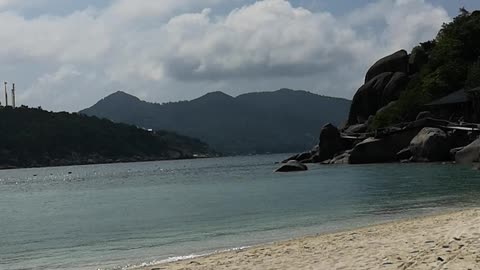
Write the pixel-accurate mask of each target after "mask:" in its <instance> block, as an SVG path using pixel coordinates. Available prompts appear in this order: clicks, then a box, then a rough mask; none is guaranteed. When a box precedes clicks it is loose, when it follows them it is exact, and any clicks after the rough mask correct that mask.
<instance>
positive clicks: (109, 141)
mask: <svg viewBox="0 0 480 270" xmlns="http://www.w3.org/2000/svg"><path fill="white" fill-rule="evenodd" d="M207 152H208V147H207V145H206V144H204V143H202V142H200V141H199V140H196V139H192V138H188V137H184V136H179V135H177V134H174V133H171V132H165V131H158V132H149V131H146V130H143V129H139V128H137V127H135V126H131V125H127V124H117V123H113V122H111V121H109V120H106V119H99V118H96V117H87V116H83V115H79V114H75V113H74V114H70V113H66V112H62V113H52V112H47V111H44V110H41V109H31V108H28V107H20V108H16V109H12V108H11V107H7V108H5V107H2V108H0V167H10V166H11V167H30V166H51V165H68V164H85V163H100V162H115V161H140V160H156V159H175V158H188V157H191V156H192V154H194V153H199V154H204V153H207Z"/></svg>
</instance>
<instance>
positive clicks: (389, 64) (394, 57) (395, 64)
mask: <svg viewBox="0 0 480 270" xmlns="http://www.w3.org/2000/svg"><path fill="white" fill-rule="evenodd" d="M408 61H409V59H408V53H407V51H405V50H400V51H398V52H396V53H394V54H391V55H389V56H386V57H384V58H382V59H380V60H378V61H377V62H376V63H375V64H374V65H373V66H372V67H371V68H370V69H369V70H368V72H367V75H366V77H365V83H367V82H369V81H370V80H372V79H373V78H375V77H376V76H378V75H379V74H382V73H385V72H403V73H407V74H408V65H409V63H408Z"/></svg>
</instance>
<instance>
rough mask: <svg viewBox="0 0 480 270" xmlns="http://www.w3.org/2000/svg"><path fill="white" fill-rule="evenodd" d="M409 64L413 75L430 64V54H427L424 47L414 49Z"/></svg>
mask: <svg viewBox="0 0 480 270" xmlns="http://www.w3.org/2000/svg"><path fill="white" fill-rule="evenodd" d="M408 63H409V65H410V67H409V68H410V72H411V73H416V72H419V71H420V70H421V69H422V67H423V66H424V65H425V64H427V63H428V54H427V52H425V49H424V48H423V47H422V46H417V47H415V48H413V50H412V54H411V55H410V57H409V61H408Z"/></svg>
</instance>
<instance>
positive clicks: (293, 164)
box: [275, 160, 308, 172]
mask: <svg viewBox="0 0 480 270" xmlns="http://www.w3.org/2000/svg"><path fill="white" fill-rule="evenodd" d="M306 170H308V167H307V166H305V164H302V163H300V162H298V161H295V160H291V161H289V162H287V163H285V164H283V165H282V166H281V167H280V168H278V169H277V170H276V171H275V172H300V171H306Z"/></svg>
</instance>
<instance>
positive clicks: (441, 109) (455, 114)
mask: <svg viewBox="0 0 480 270" xmlns="http://www.w3.org/2000/svg"><path fill="white" fill-rule="evenodd" d="M425 107H427V109H428V110H429V111H430V112H432V114H433V115H435V116H436V117H438V118H441V119H448V120H451V121H458V120H463V121H466V122H480V87H477V88H473V89H469V90H464V89H462V90H458V91H455V92H453V93H451V94H449V95H447V96H444V97H442V98H440V99H437V100H434V101H432V102H430V103H428V104H426V105H425Z"/></svg>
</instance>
